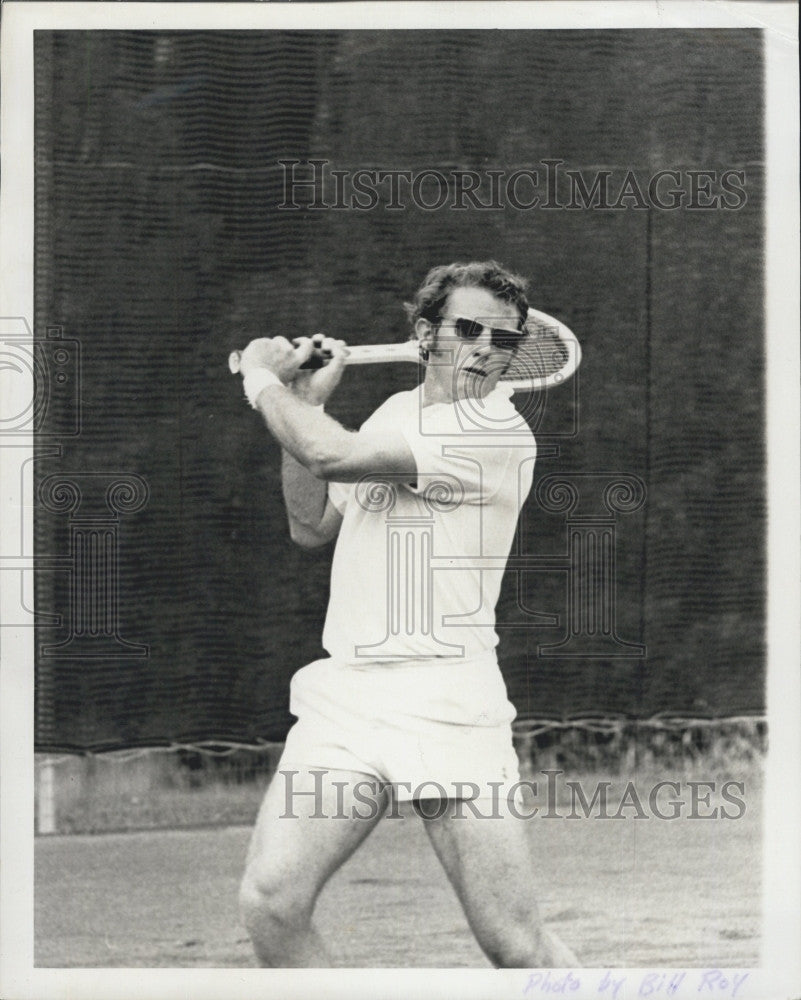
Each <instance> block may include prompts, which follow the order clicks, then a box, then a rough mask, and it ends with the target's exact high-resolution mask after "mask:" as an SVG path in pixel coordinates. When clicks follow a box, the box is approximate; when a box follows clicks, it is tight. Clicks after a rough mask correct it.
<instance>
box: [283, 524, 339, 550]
mask: <svg viewBox="0 0 801 1000" xmlns="http://www.w3.org/2000/svg"><path fill="white" fill-rule="evenodd" d="M289 537H290V538H291V539H292V541H293V542H294V543H295V545H297V546H298V547H299V548H301V549H306V550H307V551H308V550H310V549H319V548H320V547H321V546H323V545H327V544H328V542H330V541H331V539H330V538H328V537H327V536H326V535H324V534H323V533H322V532H320V531H317V530H316V529H315V528H311V527H309V526H308V525H306V524H300V523H298V522H294V521H293V522H290V525H289Z"/></svg>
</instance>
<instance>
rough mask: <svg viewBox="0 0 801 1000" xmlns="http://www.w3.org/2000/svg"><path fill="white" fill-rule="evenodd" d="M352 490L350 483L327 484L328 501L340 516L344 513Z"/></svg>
mask: <svg viewBox="0 0 801 1000" xmlns="http://www.w3.org/2000/svg"><path fill="white" fill-rule="evenodd" d="M352 489H353V484H352V483H334V482H331V483H329V484H328V499H329V500H330V501H331V503H332V504H333V505H334V506H335V507H336V509H337V510H338V511H339V513H340V514H344V513H345V507H346V506H347V503H348V499H349V498H350V494H351V491H352Z"/></svg>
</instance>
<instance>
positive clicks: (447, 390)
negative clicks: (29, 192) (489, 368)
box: [421, 366, 486, 407]
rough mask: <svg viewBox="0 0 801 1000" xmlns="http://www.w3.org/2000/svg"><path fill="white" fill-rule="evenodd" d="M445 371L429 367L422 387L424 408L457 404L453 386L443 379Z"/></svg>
mask: <svg viewBox="0 0 801 1000" xmlns="http://www.w3.org/2000/svg"><path fill="white" fill-rule="evenodd" d="M442 372H443V369H440V370H439V371H437V370H436V369H434V368H433V367H431V366H429V367H428V368H427V369H426V375H425V378H424V379H423V384H422V386H421V391H422V396H423V406H424V407H425V406H434V405H436V404H437V403H455V402H456V397H455V395H454V392H453V386H452V384H451V383H450V382H446V381H445V379H444V378H443V377H442ZM485 395H486V394H485Z"/></svg>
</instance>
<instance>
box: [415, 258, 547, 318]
mask: <svg viewBox="0 0 801 1000" xmlns="http://www.w3.org/2000/svg"><path fill="white" fill-rule="evenodd" d="M526 286H527V282H526V279H525V278H521V277H520V275H518V274H513V273H512V272H511V271H507V270H506V268H505V267H502V266H501V265H500V264H499V263H498V262H497V261H495V260H486V261H472V262H471V263H469V264H458V263H457V264H442V265H440V266H439V267H433V268H432V269H431V270H430V271H429V272H428V274H427V275H426V276H425V280H424V281H423V284H422V285H421V286H420V287H419V288H418V289H417V291H416V292H415V294H414V299H413V300H412V301H411V302H405V303H404V309H405V310H406V315H407V316H408V317H409V321H410V322H411V323H412V325H414V323H415V322H416V321H417V320H418V319H421V318H422V319H427V320H428V321H429V322H430V323H436V322H437V321H438V320H439V319H440V318H441V316H442V310H443V309H444V308H445V303H446V302H447V301H448V296H449V295H450V293H451V292H452V291H453V290H454V288H485V289H486V290H487V291H488V292H491V293H492V294H493V295H495V296H496V297H497V298H499V299H501V300H502V301H504V302H508V303H509V304H510V305H512V306H514V307H515V308H516V309H517V311H518V313H519V314H520V325H521V326H522V325H523V323H524V322H525V321H526V316H527V315H528V299H527V298H526Z"/></svg>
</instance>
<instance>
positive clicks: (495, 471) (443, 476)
mask: <svg viewBox="0 0 801 1000" xmlns="http://www.w3.org/2000/svg"><path fill="white" fill-rule="evenodd" d="M420 423H421V422H420V421H417V422H416V426H410V425H408V424H407V425H406V426H404V427H402V428H401V432H402V433H403V436H404V438H405V439H406V443H407V444H408V446H409V449H410V451H411V452H412V454H413V455H414V460H415V464H416V466H417V482H416V484H415V485H414V486H411V487H409V488H410V489H411V490H412V492H413V493H425V492H426V490H428V489H432V488H434V487H435V484H447V487H448V491H450V489H455V490H456V492H458V493H460V494H461V495H463V497H464V500H465V501H466V502H467V503H478V504H480V503H486V502H488V501H489V500H491V499H492V497H493V496H495V494H496V493H498V491H499V490H500V489H501V487H502V486H503V485H504V483H505V482H506V480H507V478H508V476H509V474H510V464H511V462H512V460H513V451H514V449H512V448H511V447H510V446H509V440H508V438H506V439H504V438H503V437H493V436H492V435H481V436H471V435H469V434H467V435H466V434H465V433H464V432H463V431H462V430H461V429H460V428H459V425H458V421H456V420H455V419H454V415H453V408H452V407H449V406H447V405H446V404H445V405H441V406H435V407H430V408H427V413H426V420H425V422H424V425H423V426H420ZM532 447H533V441H532ZM517 455H518V458H519V452H517ZM457 484H458V485H457Z"/></svg>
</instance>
